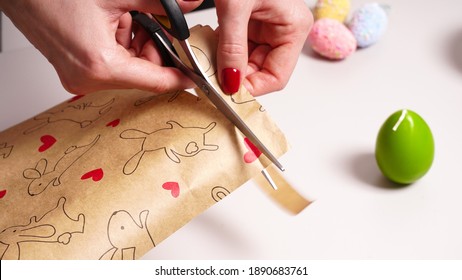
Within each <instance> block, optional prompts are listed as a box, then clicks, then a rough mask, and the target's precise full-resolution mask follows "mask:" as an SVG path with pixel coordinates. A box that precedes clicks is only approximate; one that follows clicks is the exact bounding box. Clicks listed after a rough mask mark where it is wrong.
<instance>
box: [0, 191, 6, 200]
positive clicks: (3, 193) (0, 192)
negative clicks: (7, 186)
mask: <svg viewBox="0 0 462 280" xmlns="http://www.w3.org/2000/svg"><path fill="white" fill-rule="evenodd" d="M5 195H6V190H2V191H0V199H2V198H4V197H5Z"/></svg>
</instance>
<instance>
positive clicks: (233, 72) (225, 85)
mask: <svg viewBox="0 0 462 280" xmlns="http://www.w3.org/2000/svg"><path fill="white" fill-rule="evenodd" d="M240 82H241V72H240V71H239V70H237V69H235V68H225V69H223V71H222V72H221V87H222V89H223V92H224V93H226V94H229V95H231V94H234V93H236V92H237V91H238V90H239V86H240Z"/></svg>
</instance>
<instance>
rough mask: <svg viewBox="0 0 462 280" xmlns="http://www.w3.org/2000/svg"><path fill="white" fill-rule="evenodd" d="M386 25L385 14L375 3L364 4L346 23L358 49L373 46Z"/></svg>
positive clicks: (386, 18)
mask: <svg viewBox="0 0 462 280" xmlns="http://www.w3.org/2000/svg"><path fill="white" fill-rule="evenodd" d="M387 25H388V17H387V13H386V12H385V10H384V9H383V8H382V6H380V5H379V4H377V3H370V4H365V5H364V6H362V7H361V8H359V9H358V10H356V11H355V12H354V13H353V16H352V18H351V20H350V22H349V23H348V27H349V28H350V30H351V33H353V36H354V37H355V38H356V41H357V44H358V47H360V48H365V47H368V46H370V45H373V44H375V43H376V42H377V41H378V40H379V39H380V37H382V35H383V34H384V33H385V30H386V29H387Z"/></svg>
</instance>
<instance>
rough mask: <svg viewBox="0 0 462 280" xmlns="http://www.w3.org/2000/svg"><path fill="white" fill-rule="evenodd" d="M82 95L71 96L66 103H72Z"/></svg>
mask: <svg viewBox="0 0 462 280" xmlns="http://www.w3.org/2000/svg"><path fill="white" fill-rule="evenodd" d="M82 97H83V95H76V96H74V97H72V98H71V99H69V101H68V102H67V103H72V102H74V101H76V100H79V99H80V98H82Z"/></svg>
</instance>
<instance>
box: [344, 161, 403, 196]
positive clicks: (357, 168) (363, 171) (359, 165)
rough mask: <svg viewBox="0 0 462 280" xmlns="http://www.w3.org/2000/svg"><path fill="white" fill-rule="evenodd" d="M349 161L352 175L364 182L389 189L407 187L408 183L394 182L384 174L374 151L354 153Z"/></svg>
mask: <svg viewBox="0 0 462 280" xmlns="http://www.w3.org/2000/svg"><path fill="white" fill-rule="evenodd" d="M349 163H350V166H351V171H352V175H353V176H355V177H356V178H357V179H358V180H360V181H362V182H363V183H366V184H368V185H372V186H375V187H378V188H382V189H387V190H397V189H401V188H403V187H406V185H400V184H396V183H393V182H391V181H390V180H388V179H387V178H385V177H384V176H383V175H382V173H381V172H380V170H379V167H378V166H377V162H376V161H375V155H374V154H373V153H361V154H356V155H353V156H352V157H351V158H350V161H349Z"/></svg>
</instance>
